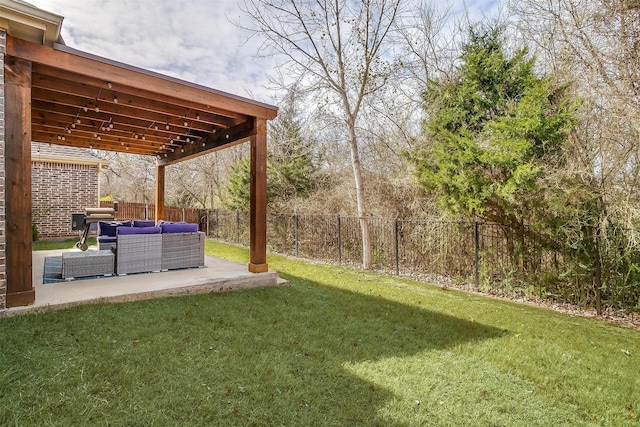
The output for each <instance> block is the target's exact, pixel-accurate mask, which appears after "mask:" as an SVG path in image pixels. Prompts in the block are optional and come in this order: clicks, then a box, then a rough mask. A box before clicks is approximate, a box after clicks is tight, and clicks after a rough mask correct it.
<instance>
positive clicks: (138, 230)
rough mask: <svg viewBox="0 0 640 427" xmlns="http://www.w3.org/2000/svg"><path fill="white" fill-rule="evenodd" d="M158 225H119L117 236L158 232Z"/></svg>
mask: <svg viewBox="0 0 640 427" xmlns="http://www.w3.org/2000/svg"><path fill="white" fill-rule="evenodd" d="M160 231H161V230H160V227H120V228H118V236H124V235H128V234H160Z"/></svg>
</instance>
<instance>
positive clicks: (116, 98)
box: [113, 95, 118, 104]
mask: <svg viewBox="0 0 640 427" xmlns="http://www.w3.org/2000/svg"><path fill="white" fill-rule="evenodd" d="M113 102H114V103H115V104H117V103H118V95H115V96H114V97H113Z"/></svg>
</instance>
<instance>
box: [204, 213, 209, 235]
mask: <svg viewBox="0 0 640 427" xmlns="http://www.w3.org/2000/svg"><path fill="white" fill-rule="evenodd" d="M205 212H206V215H205V217H206V218H207V237H209V236H210V234H209V209H205Z"/></svg>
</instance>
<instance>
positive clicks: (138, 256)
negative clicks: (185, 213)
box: [113, 222, 205, 274]
mask: <svg viewBox="0 0 640 427" xmlns="http://www.w3.org/2000/svg"><path fill="white" fill-rule="evenodd" d="M141 225H143V224H141ZM144 225H146V224H144ZM204 241H205V234H204V233H202V232H199V231H198V225H197V224H187V223H166V222H159V223H158V225H157V226H152V227H149V226H142V227H126V226H125V227H118V229H117V233H116V244H115V248H114V249H113V251H114V252H115V254H116V259H115V264H116V265H115V272H116V274H130V273H146V272H154V271H161V270H173V269H181V268H194V267H202V266H204Z"/></svg>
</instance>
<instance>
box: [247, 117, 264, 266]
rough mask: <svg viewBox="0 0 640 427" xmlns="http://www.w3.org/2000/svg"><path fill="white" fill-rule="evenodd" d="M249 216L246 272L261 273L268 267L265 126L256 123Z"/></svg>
mask: <svg viewBox="0 0 640 427" xmlns="http://www.w3.org/2000/svg"><path fill="white" fill-rule="evenodd" d="M250 188H251V190H250V196H249V197H250V199H251V200H250V206H251V208H250V209H251V211H250V214H249V228H250V229H249V234H250V237H249V271H250V272H252V273H264V272H266V271H268V270H269V266H268V265H267V122H266V120H257V121H256V134H255V135H253V136H252V137H251V184H250Z"/></svg>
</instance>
